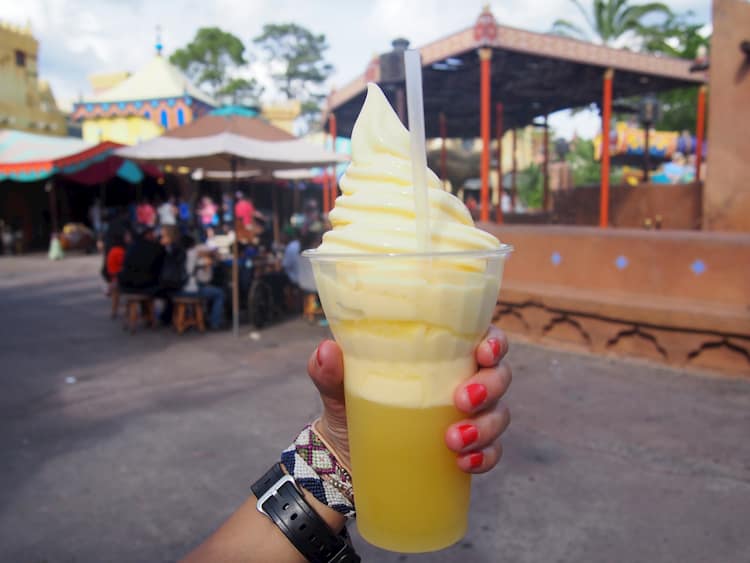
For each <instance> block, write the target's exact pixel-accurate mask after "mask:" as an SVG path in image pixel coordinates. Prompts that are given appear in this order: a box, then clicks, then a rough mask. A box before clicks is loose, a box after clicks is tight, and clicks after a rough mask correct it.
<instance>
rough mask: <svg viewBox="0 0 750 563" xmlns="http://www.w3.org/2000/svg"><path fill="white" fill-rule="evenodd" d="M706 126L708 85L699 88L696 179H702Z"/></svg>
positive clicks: (696, 130) (696, 128) (696, 120)
mask: <svg viewBox="0 0 750 563" xmlns="http://www.w3.org/2000/svg"><path fill="white" fill-rule="evenodd" d="M705 128H706V86H705V85H703V86H701V87H700V88H698V115H697V116H696V119H695V181H696V182H700V181H701V164H702V161H703V135H704V134H705Z"/></svg>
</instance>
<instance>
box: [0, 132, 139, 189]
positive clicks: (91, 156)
mask: <svg viewBox="0 0 750 563" xmlns="http://www.w3.org/2000/svg"><path fill="white" fill-rule="evenodd" d="M119 146H120V145H118V144H117V143H112V142H109V141H105V142H103V143H89V142H86V141H83V140H82V139H76V138H72V137H51V136H47V135H37V134H34V133H24V132H21V131H11V130H7V129H6V130H0V181H14V182H37V181H40V180H46V179H48V178H51V177H53V176H56V175H63V176H66V177H68V178H70V179H72V180H74V181H75V182H78V183H81V184H86V185H93V184H97V183H101V182H105V181H107V180H110V179H111V178H113V177H115V176H117V177H119V178H121V179H123V180H125V181H127V182H130V183H138V182H140V181H141V180H143V171H142V170H141V168H140V167H139V166H138V165H136V164H134V163H133V162H130V161H128V160H125V159H123V158H122V157H119V156H116V155H114V154H113V152H114V150H115V149H116V148H118V147H119Z"/></svg>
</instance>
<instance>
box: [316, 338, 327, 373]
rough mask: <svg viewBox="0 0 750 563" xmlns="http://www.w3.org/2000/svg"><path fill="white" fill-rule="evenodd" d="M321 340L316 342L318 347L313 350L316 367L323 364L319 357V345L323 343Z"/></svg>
mask: <svg viewBox="0 0 750 563" xmlns="http://www.w3.org/2000/svg"><path fill="white" fill-rule="evenodd" d="M323 342H325V340H324V341H323ZM323 342H321V343H320V344H318V348H317V349H316V350H315V362H316V363H317V364H318V367H320V366H322V365H323V361H322V360H321V359H320V347H321V346H322V345H323Z"/></svg>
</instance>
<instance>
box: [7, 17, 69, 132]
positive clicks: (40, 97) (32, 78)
mask: <svg viewBox="0 0 750 563" xmlns="http://www.w3.org/2000/svg"><path fill="white" fill-rule="evenodd" d="M38 50H39V42H38V41H37V40H36V39H35V38H34V36H33V35H32V34H31V30H30V28H29V27H28V26H27V27H19V26H14V25H11V24H7V23H4V22H0V128H7V129H17V130H20V131H28V132H31V133H44V134H47V135H65V134H66V129H67V128H66V125H65V116H64V115H63V114H62V112H61V111H60V110H59V109H58V108H57V104H56V103H55V99H54V97H53V96H52V92H51V90H50V89H49V85H47V84H46V83H40V81H39V76H38V71H37V53H38ZM19 57H20V59H21V60H20V61H19Z"/></svg>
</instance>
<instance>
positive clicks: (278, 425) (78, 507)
mask: <svg viewBox="0 0 750 563" xmlns="http://www.w3.org/2000/svg"><path fill="white" fill-rule="evenodd" d="M97 270H98V259H97V258H95V257H69V258H66V259H65V260H64V261H63V262H61V263H49V262H47V261H46V260H45V259H43V258H42V257H31V258H11V259H6V258H2V259H0V365H1V366H2V368H1V369H0V373H1V375H0V382H1V383H2V392H0V447H1V451H2V456H1V457H0V561H2V562H8V563H53V562H54V563H57V562H64V563H72V562H97V563H102V562H110V561H113V562H115V561H117V562H129V563H130V562H136V561H137V562H140V561H144V562H145V561H148V562H152V561H174V560H176V559H177V558H179V557H180V556H181V555H183V554H185V553H186V552H187V551H188V550H190V548H191V547H192V546H194V545H195V544H196V543H197V542H199V541H200V540H201V539H202V538H203V537H205V536H206V535H207V534H208V533H209V532H211V530H212V529H214V528H215V527H216V526H217V525H218V524H219V523H220V522H221V521H222V520H223V519H224V518H226V517H227V516H228V515H229V514H230V513H231V512H232V510H233V509H234V508H235V507H236V506H237V505H238V504H240V503H241V502H242V500H243V499H244V498H245V497H246V495H247V494H248V493H249V486H250V483H251V482H252V481H254V480H255V478H256V477H257V476H259V475H260V474H261V473H262V472H263V471H264V470H265V469H266V468H267V467H268V466H269V464H270V463H271V462H273V461H274V460H275V459H277V457H278V454H279V451H280V450H281V449H282V448H283V447H284V446H286V445H287V444H288V443H289V442H290V440H291V438H292V437H293V436H294V435H295V433H296V432H297V430H298V429H299V428H300V427H301V426H302V425H303V424H304V423H305V422H307V421H308V420H310V419H311V418H312V417H314V416H315V415H316V413H317V412H318V402H317V399H316V394H315V392H314V390H313V387H312V385H311V384H310V383H309V381H308V380H307V377H306V375H305V371H304V365H305V361H306V359H307V356H308V354H309V353H310V352H311V351H312V350H313V348H314V347H315V345H316V344H317V342H318V341H319V340H320V339H321V338H322V337H324V336H325V334H326V332H325V329H320V328H317V327H309V326H307V325H306V324H304V323H302V322H299V321H290V322H287V323H284V324H280V325H277V326H275V327H273V328H269V329H267V330H264V331H262V332H261V337H260V339H259V340H257V341H255V340H252V339H250V338H248V336H247V334H248V332H249V329H247V328H244V330H243V337H242V338H241V339H239V340H235V339H233V338H232V336H231V334H229V333H217V334H208V335H199V334H194V333H189V334H186V335H184V336H182V337H177V336H176V335H174V334H173V333H172V332H170V331H168V330H165V329H161V330H156V331H148V332H146V331H141V332H138V333H136V334H135V335H134V336H131V335H129V334H127V333H125V332H123V331H122V329H121V326H120V323H119V322H113V321H111V320H110V319H109V317H108V313H109V302H108V301H107V300H105V298H104V297H103V295H102V292H101V288H100V284H99V279H98V276H97ZM510 361H511V364H512V366H513V369H514V382H513V385H512V388H511V391H510V393H509V396H508V403H509V405H510V407H511V410H512V412H513V423H512V424H511V427H510V429H509V430H508V433H507V438H506V440H505V442H504V444H505V457H504V459H503V462H502V463H501V466H500V467H499V468H498V469H497V470H496V471H494V472H492V473H491V474H490V475H485V476H482V477H479V478H477V479H475V486H474V491H473V495H474V498H473V502H472V514H471V525H470V532H469V534H468V535H467V536H466V538H465V539H464V540H463V541H462V542H460V543H459V544H458V545H456V546H455V547H453V548H451V549H448V550H445V551H443V552H440V553H435V554H426V555H419V556H417V555H409V556H405V555H398V554H392V553H387V552H383V551H380V550H378V549H375V548H373V547H370V546H368V545H367V544H366V543H364V542H363V541H362V540H361V539H359V538H357V539H355V541H356V544H357V546H358V549H359V551H360V553H361V554H362V556H363V559H364V560H365V561H375V562H381V561H382V562H392V561H430V562H432V561H434V562H462V563H465V562H484V561H487V562H495V561H508V562H545V563H547V562H558V561H559V562H568V561H570V562H604V561H606V562H610V561H613V562H631V561H632V562H655V561H659V562H661V561H680V562H684V563H688V562H699V561H701V562H702V561H705V562H710V563H714V562H716V563H718V562H721V563H730V562H737V563H741V562H743V563H744V562H747V561H750V534H749V533H748V522H750V440H748V435H749V431H750V381H747V380H731V379H717V378H713V377H705V376H700V375H695V374H690V375H686V374H681V373H679V372H676V371H673V370H669V369H665V368H661V367H654V366H651V365H648V364H643V363H633V362H627V361H619V360H617V361H616V360H611V359H601V358H594V357H587V356H580V355H575V354H570V353H564V352H560V351H555V350H550V349H544V348H538V347H534V346H529V345H523V344H516V345H514V346H513V347H512V351H511V354H510Z"/></svg>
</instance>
